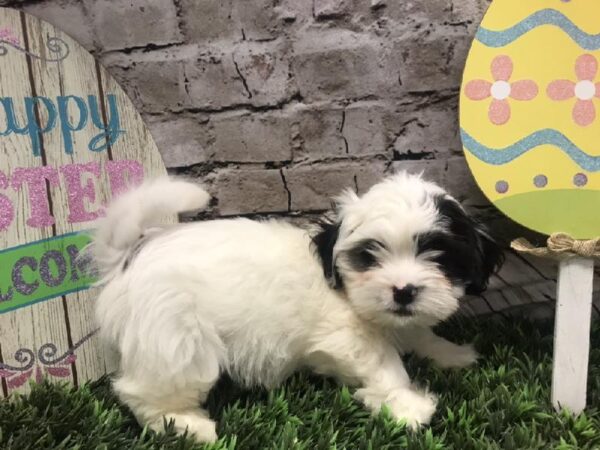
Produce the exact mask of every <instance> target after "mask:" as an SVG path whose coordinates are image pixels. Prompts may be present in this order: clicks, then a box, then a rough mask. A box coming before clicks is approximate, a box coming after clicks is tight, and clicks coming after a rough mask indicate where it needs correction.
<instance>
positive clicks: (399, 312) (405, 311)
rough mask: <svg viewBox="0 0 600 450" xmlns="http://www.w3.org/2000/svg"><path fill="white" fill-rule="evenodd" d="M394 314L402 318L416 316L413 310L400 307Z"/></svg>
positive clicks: (395, 309) (393, 311) (394, 310)
mask: <svg viewBox="0 0 600 450" xmlns="http://www.w3.org/2000/svg"><path fill="white" fill-rule="evenodd" d="M392 313H394V314H395V315H396V316H400V317H410V316H413V315H414V314H415V313H414V311H413V310H411V309H409V308H408V307H406V306H398V307H396V308H394V309H393V310H392Z"/></svg>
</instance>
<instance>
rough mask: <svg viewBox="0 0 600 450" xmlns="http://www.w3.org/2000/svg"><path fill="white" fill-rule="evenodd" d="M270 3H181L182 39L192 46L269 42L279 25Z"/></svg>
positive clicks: (193, 0)
mask: <svg viewBox="0 0 600 450" xmlns="http://www.w3.org/2000/svg"><path fill="white" fill-rule="evenodd" d="M274 3H275V2H273V1H272V0H253V1H235V0H201V1H200V0H182V1H181V10H182V17H183V29H184V32H185V36H186V38H187V39H189V40H190V41H192V42H214V41H218V40H220V39H230V40H242V39H248V40H259V41H260V40H269V39H273V38H274V37H276V36H277V34H278V30H279V22H278V20H277V12H276V10H275V8H274Z"/></svg>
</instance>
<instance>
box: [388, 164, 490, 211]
mask: <svg viewBox="0 0 600 450" xmlns="http://www.w3.org/2000/svg"><path fill="white" fill-rule="evenodd" d="M401 170H405V171H407V172H409V173H423V176H424V177H425V178H426V179H428V180H432V181H435V182H437V183H439V184H440V185H441V186H442V187H443V188H444V189H446V190H447V191H448V192H449V193H450V194H451V195H453V196H454V197H455V198H456V199H457V200H459V201H460V202H462V203H464V204H465V205H466V206H487V205H489V201H487V200H486V199H485V197H484V196H483V194H482V193H481V191H480V190H479V188H478V187H477V185H476V183H475V181H474V179H473V176H472V175H471V172H470V171H469V168H468V166H467V162H466V161H465V159H464V158H452V159H449V160H420V161H394V163H392V172H394V173H396V172H398V171H401Z"/></svg>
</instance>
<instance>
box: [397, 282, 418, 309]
mask: <svg viewBox="0 0 600 450" xmlns="http://www.w3.org/2000/svg"><path fill="white" fill-rule="evenodd" d="M417 291H418V289H417V287H416V286H415V285H413V284H407V285H406V286H404V287H403V288H402V289H398V288H397V287H394V289H393V292H394V302H396V303H397V304H399V305H403V306H406V305H410V304H411V303H412V302H413V301H414V299H415V297H416V295H417Z"/></svg>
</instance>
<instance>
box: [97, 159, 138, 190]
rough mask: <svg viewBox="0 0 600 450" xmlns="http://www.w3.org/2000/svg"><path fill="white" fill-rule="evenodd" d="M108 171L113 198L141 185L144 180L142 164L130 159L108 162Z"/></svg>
mask: <svg viewBox="0 0 600 450" xmlns="http://www.w3.org/2000/svg"><path fill="white" fill-rule="evenodd" d="M106 171H107V172H108V180H109V182H110V190H111V192H112V195H113V197H116V196H118V195H120V194H122V193H123V192H126V191H127V190H128V189H129V188H130V187H134V186H138V185H140V184H141V183H142V181H143V180H144V167H143V166H142V164H141V163H140V162H138V161H133V160H130V159H124V160H122V161H107V162H106Z"/></svg>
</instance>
